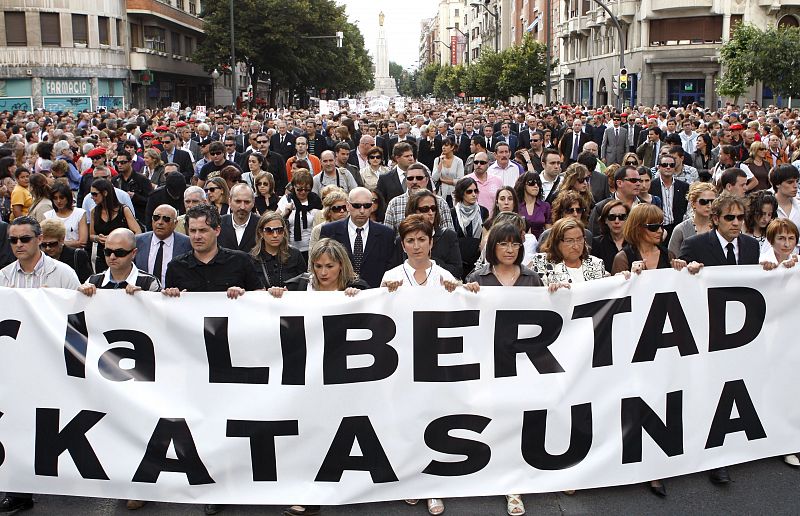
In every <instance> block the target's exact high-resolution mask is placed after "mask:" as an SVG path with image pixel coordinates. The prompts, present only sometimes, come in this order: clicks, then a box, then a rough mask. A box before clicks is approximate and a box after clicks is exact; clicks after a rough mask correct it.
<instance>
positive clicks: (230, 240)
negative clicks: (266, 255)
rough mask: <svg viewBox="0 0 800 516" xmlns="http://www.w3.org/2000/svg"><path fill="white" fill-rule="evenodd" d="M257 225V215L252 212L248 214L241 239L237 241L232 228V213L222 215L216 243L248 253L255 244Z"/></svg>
mask: <svg viewBox="0 0 800 516" xmlns="http://www.w3.org/2000/svg"><path fill="white" fill-rule="evenodd" d="M257 226H258V216H257V215H256V214H255V213H254V214H252V215H250V220H249V221H248V222H247V227H246V228H245V230H244V234H243V235H242V241H241V242H239V243H237V242H236V230H235V229H233V215H223V216H222V223H221V229H220V232H219V238H218V239H217V243H218V244H219V246H220V247H226V248H228V249H233V250H236V251H244V252H245V253H249V252H250V251H251V250H252V249H253V247H255V245H256V228H257Z"/></svg>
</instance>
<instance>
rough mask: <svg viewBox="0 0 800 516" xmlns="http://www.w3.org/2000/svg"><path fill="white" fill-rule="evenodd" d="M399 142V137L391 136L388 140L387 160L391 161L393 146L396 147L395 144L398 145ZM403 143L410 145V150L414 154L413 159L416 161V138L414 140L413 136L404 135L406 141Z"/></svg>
mask: <svg viewBox="0 0 800 516" xmlns="http://www.w3.org/2000/svg"><path fill="white" fill-rule="evenodd" d="M399 141H400V140H399V136H392V137H391V138H390V139H389V154H388V159H391V158H392V151H393V150H394V146H395V145H397V143H398V142H399ZM405 141H406V143H410V144H411V150H412V151H413V152H414V159H416V158H417V139H416V138H414V137H413V136H411V135H410V134H407V135H406V140H405Z"/></svg>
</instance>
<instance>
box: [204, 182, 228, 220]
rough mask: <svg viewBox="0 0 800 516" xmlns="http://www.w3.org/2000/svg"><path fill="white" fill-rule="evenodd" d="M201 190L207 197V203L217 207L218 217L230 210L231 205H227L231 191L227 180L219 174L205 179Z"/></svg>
mask: <svg viewBox="0 0 800 516" xmlns="http://www.w3.org/2000/svg"><path fill="white" fill-rule="evenodd" d="M203 190H204V191H205V192H206V196H207V197H208V203H209V204H211V205H213V206H215V207H216V208H217V211H218V212H219V216H220V217H221V216H223V215H227V214H228V213H229V212H230V211H231V207H230V206H229V205H228V197H230V194H231V193H230V189H229V188H228V182H227V181H225V180H224V179H222V178H221V177H220V176H214V177H212V178H210V179H209V180H208V181H206V184H205V185H203Z"/></svg>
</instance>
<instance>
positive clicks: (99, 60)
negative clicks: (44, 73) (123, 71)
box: [0, 47, 128, 68]
mask: <svg viewBox="0 0 800 516" xmlns="http://www.w3.org/2000/svg"><path fill="white" fill-rule="evenodd" d="M0 54H2V55H3V65H4V66H28V67H42V66H58V67H91V68H127V67H128V62H127V58H126V55H125V52H124V51H123V50H122V49H110V48H109V49H99V48H74V47H0Z"/></svg>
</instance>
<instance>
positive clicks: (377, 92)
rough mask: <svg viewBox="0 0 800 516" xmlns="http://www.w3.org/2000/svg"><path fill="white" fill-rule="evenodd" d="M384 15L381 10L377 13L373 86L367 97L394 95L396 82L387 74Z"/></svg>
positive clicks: (395, 93) (387, 56)
mask: <svg viewBox="0 0 800 516" xmlns="http://www.w3.org/2000/svg"><path fill="white" fill-rule="evenodd" d="M385 19H386V17H385V16H384V14H383V12H381V13H380V14H379V15H378V24H379V25H378V44H377V48H376V49H375V87H374V89H373V90H372V91H370V92H368V93H367V96H368V97H379V96H381V95H386V96H387V97H396V96H397V95H398V93H397V83H396V82H395V80H394V78H393V77H390V76H389V53H388V52H387V51H386V33H385V32H384V30H383V22H384V21H385Z"/></svg>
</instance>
